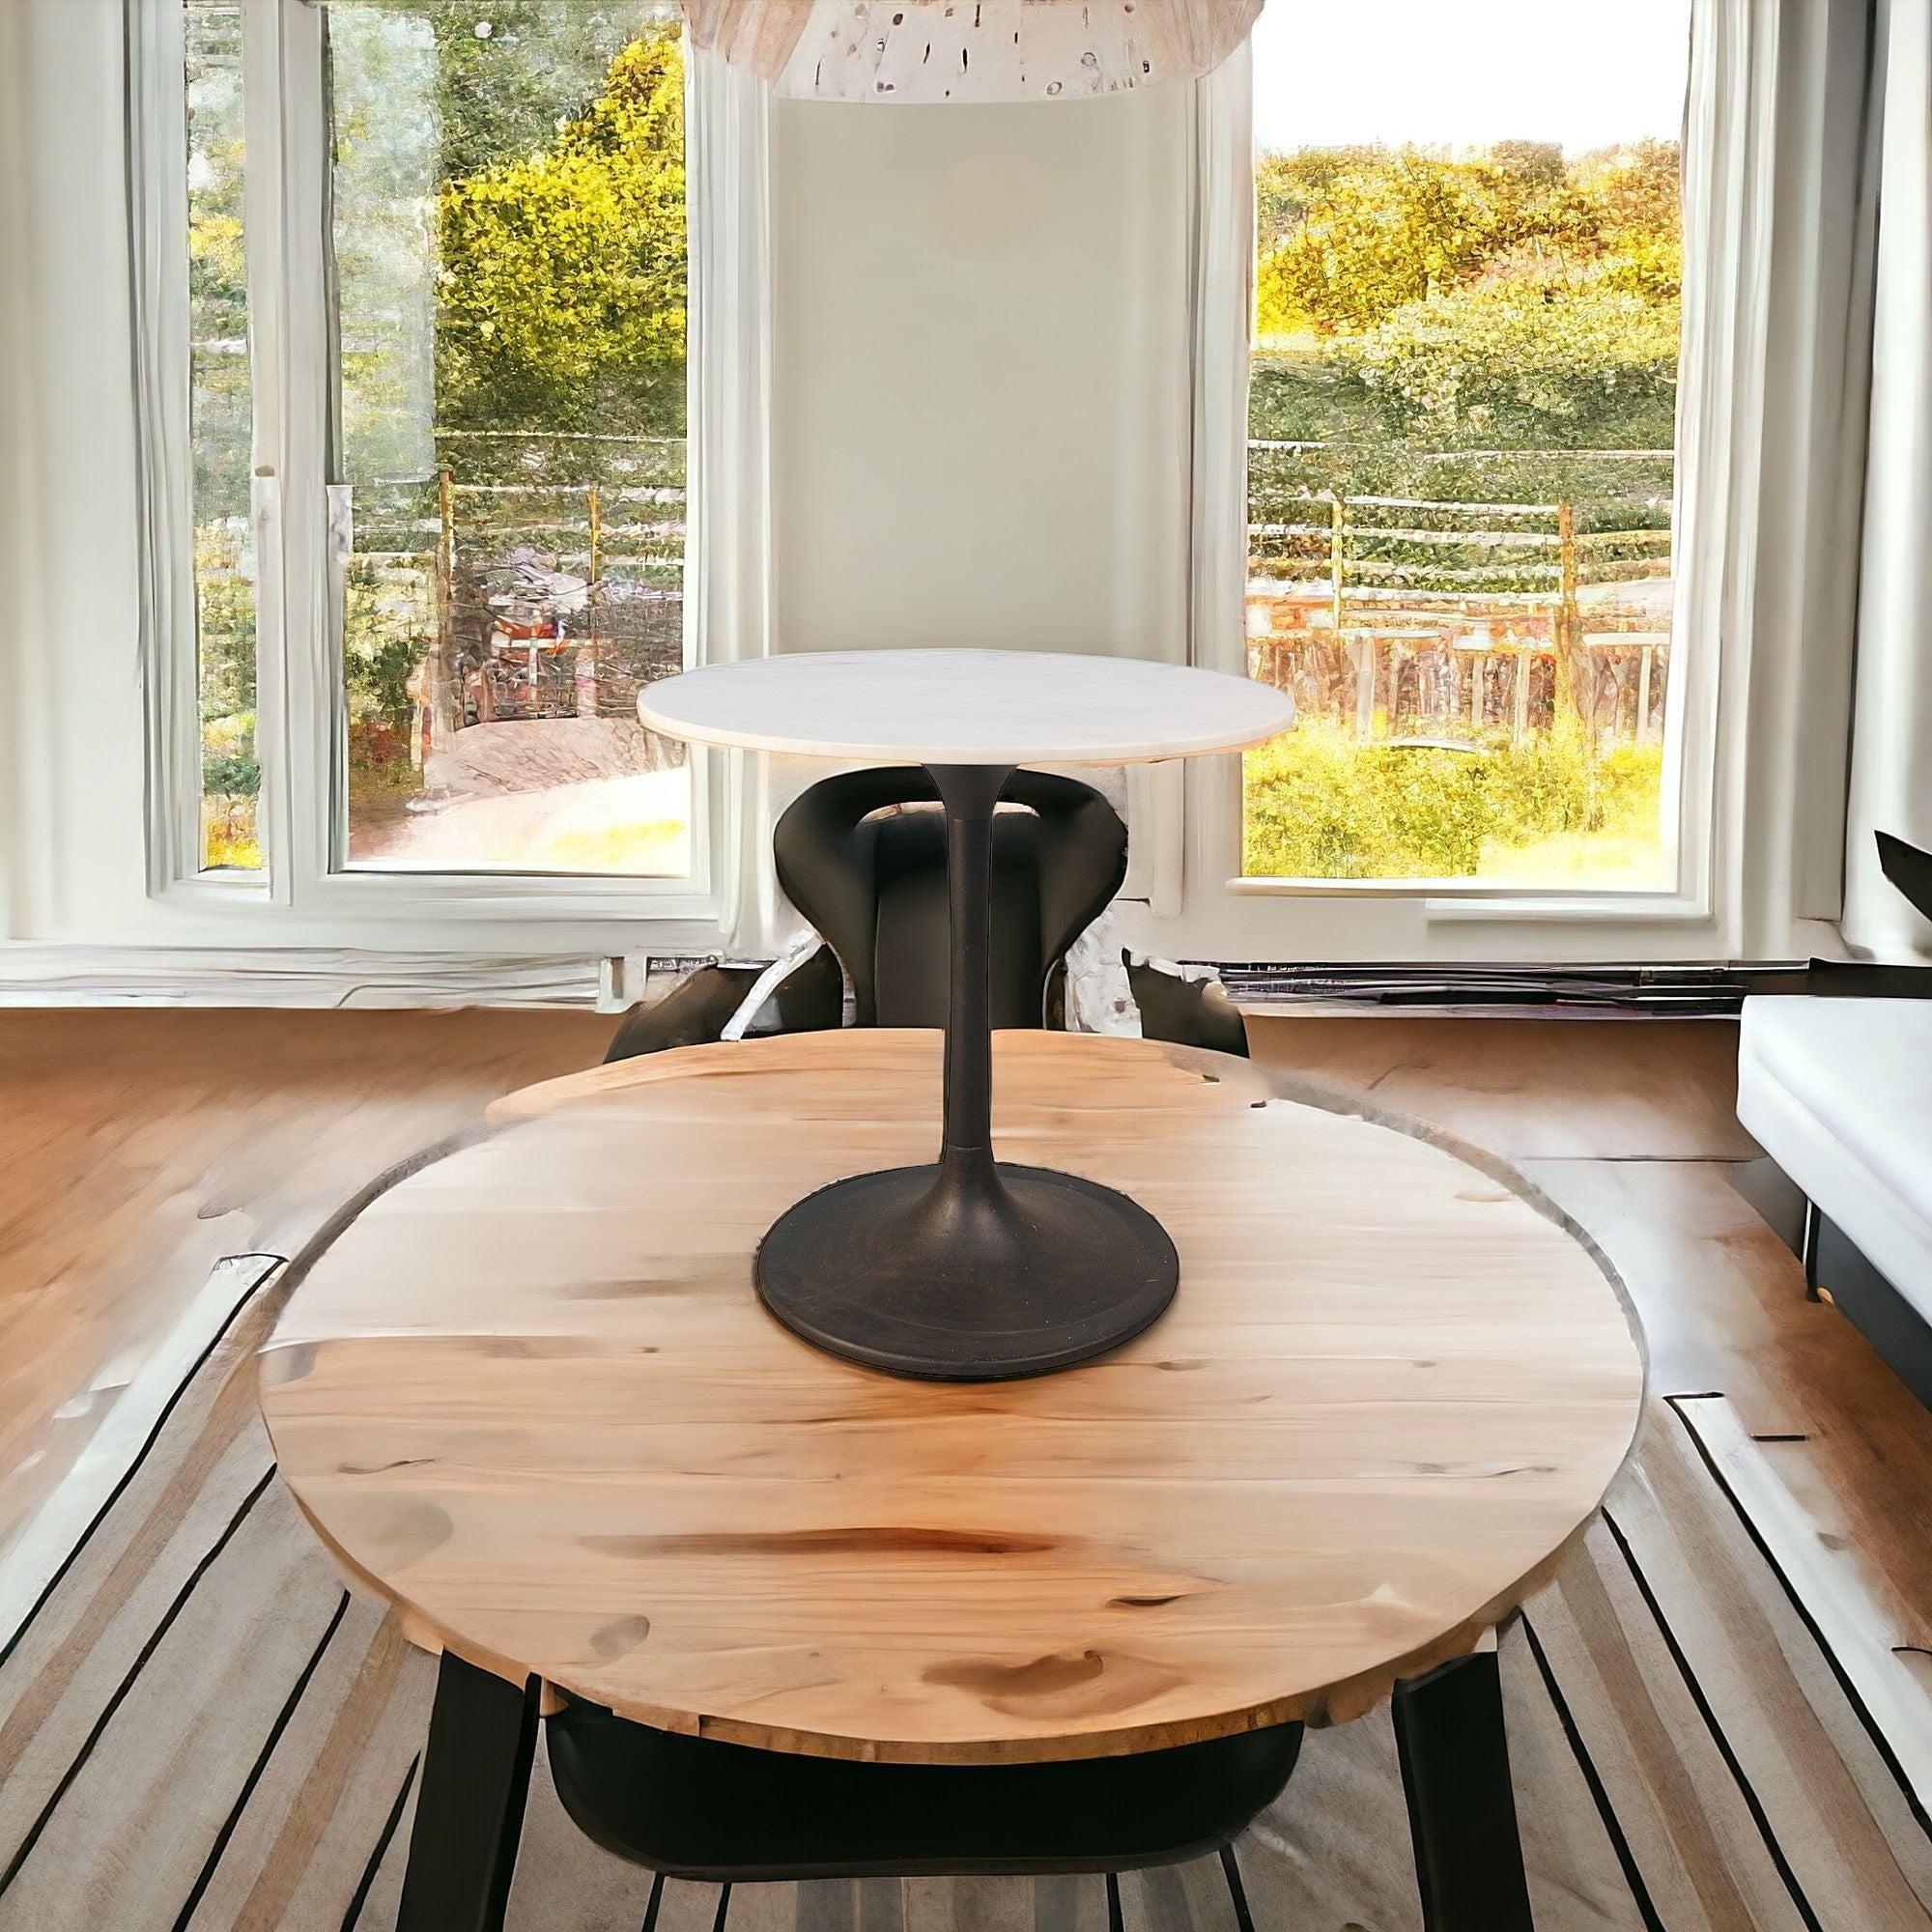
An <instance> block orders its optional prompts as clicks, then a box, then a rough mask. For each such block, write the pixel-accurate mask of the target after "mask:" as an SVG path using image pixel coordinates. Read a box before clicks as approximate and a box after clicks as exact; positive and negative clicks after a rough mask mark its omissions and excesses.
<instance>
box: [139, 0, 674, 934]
mask: <svg viewBox="0 0 1932 1932" xmlns="http://www.w3.org/2000/svg"><path fill="white" fill-rule="evenodd" d="M170 6H172V8H173V12H172V14H170V13H169V9H170ZM163 16H166V17H165V30H164V31H162V30H159V29H156V32H155V33H150V34H147V35H146V37H145V38H143V37H140V36H137V45H139V46H140V47H142V48H144V49H149V50H153V51H154V52H156V54H157V55H158V56H159V58H160V60H161V62H162V64H163V65H165V62H166V61H167V60H168V59H169V58H176V57H175V56H174V55H173V53H172V49H174V48H175V47H176V46H178V48H179V56H178V58H176V65H175V67H174V72H175V73H176V74H177V75H184V74H185V92H184V94H183V95H182V96H181V97H179V107H178V109H177V110H176V111H185V129H186V144H185V145H186V153H185V210H186V225H187V236H186V248H185V251H181V241H180V236H181V227H180V222H181V218H182V217H181V213H180V211H181V208H182V206H183V198H182V194H181V188H180V185H179V183H178V182H175V181H173V180H171V179H170V173H169V171H168V170H166V169H159V170H157V171H156V175H155V177H154V179H153V182H152V185H146V184H145V183H144V188H143V193H144V200H143V203H142V207H143V210H144V212H145V218H147V219H148V220H150V221H153V222H156V223H164V224H166V225H165V226H164V227H161V228H159V229H158V230H157V231H156V232H158V233H159V234H160V236H161V239H162V244H163V246H164V247H172V248H174V249H175V250H177V251H180V252H185V263H183V262H181V261H180V260H179V259H178V260H177V261H176V262H175V263H174V264H173V265H172V266H169V267H166V268H164V269H163V270H161V271H160V272H159V273H158V274H157V276H156V279H155V280H154V281H153V282H151V283H144V284H143V295H144V300H145V301H147V302H149V303H151V304H152V305H153V307H152V309H151V313H154V314H155V315H156V316H159V317H163V318H165V317H169V316H172V317H177V318H178V317H179V316H180V315H181V314H182V313H183V312H184V309H185V314H186V318H187V328H186V345H185V359H186V361H187V363H188V376H189V382H188V391H189V394H188V404H189V415H188V425H187V434H186V436H185V438H184V439H181V441H185V444H186V445H187V447H188V452H189V454H190V456H191V462H192V518H191V522H192V548H193V605H194V632H195V651H194V656H193V675H192V678H191V679H190V678H189V676H188V670H187V665H188V660H187V658H186V656H185V652H184V650H183V645H182V639H181V636H180V632H181V631H182V629H183V628H184V626H185V622H186V616H185V611H182V612H180V613H179V614H177V615H176V616H175V618H174V620H173V624H172V629H171V634H170V637H169V639H168V640H167V642H166V644H165V646H164V649H165V652H166V653H167V655H166V656H165V657H164V658H163V660H162V662H163V664H164V665H166V666H169V667H177V668H178V669H173V670H170V671H169V673H168V674H167V675H166V676H164V677H163V678H162V679H161V680H159V682H158V684H157V689H158V688H160V686H162V685H171V686H172V687H174V688H175V696H172V697H169V698H168V699H167V700H166V704H167V708H168V711H169V715H170V716H171V717H172V718H173V719H174V720H175V721H176V724H175V725H174V726H173V727H172V728H173V729H175V730H176V732H177V733H178V734H179V742H180V744H181V746H182V748H183V749H182V753H181V755H182V756H183V757H185V755H186V750H187V745H188V734H189V733H190V731H191V732H192V735H193V738H194V744H195V747H196V748H197V749H198V771H199V785H200V792H201V806H200V827H201V830H200V834H199V842H198V845H197V846H195V848H194V849H193V850H192V852H190V851H189V846H190V842H191V841H190V838H189V835H188V833H187V832H186V830H185V819H184V818H183V813H184V812H185V802H184V800H183V797H182V794H183V791H184V789H185V786H184V781H183V780H182V779H181V778H180V777H179V776H178V775H177V774H175V773H174V772H173V771H172V769H171V768H170V764H169V760H168V759H163V760H162V770H163V778H164V781H165V783H166V785H167V787H168V789H169V791H170V793H171V794H172V803H169V802H166V801H163V802H160V803H159V804H157V809H156V823H157V824H161V825H163V826H164V827H166V828H175V827H177V826H180V827H182V828H183V829H179V830H174V829H169V830H167V831H166V832H165V834H164V835H163V836H162V838H161V842H162V843H163V844H165V845H166V846H167V847H168V849H169V852H170V853H171V855H172V856H171V857H170V860H169V862H168V867H165V868H164V876H163V883H164V885H165V883H166V881H167V880H171V879H175V878H180V877H184V876H185V875H186V874H189V873H193V872H197V871H198V872H199V873H200V874H202V876H203V877H204V878H206V877H208V876H209V875H210V874H222V873H226V874H231V875H239V877H240V878H241V880H243V881H245V880H246V879H247V878H249V877H250V876H252V878H253V880H254V882H255V888H256V890H257V892H258V893H260V892H266V893H267V895H269V896H270V898H271V899H274V900H276V901H277V902H281V903H290V902H295V901H298V900H303V899H319V898H322V897H327V899H328V900H329V902H330V903H331V904H332V905H333V906H335V907H336V908H338V909H343V910H350V909H354V908H355V907H356V906H366V907H368V908H369V909H372V910H374V909H379V908H387V909H391V910H393V909H394V908H396V907H397V906H398V905H399V904H401V903H402V902H403V898H405V897H406V898H407V899H408V901H409V902H410V903H411V904H412V905H414V906H427V905H432V904H435V903H440V902H447V903H450V904H452V905H464V906H469V907H474V906H476V905H478V904H480V903H482V902H483V901H484V900H487V899H492V897H493V889H491V888H488V887H479V886H478V885H476V884H475V883H474V881H475V879H476V877H477V875H493V874H494V875H502V876H503V878H504V884H503V886H502V887H501V888H499V889H494V902H495V903H497V905H498V907H499V908H502V909H508V910H511V911H514V912H515V913H516V915H517V916H519V917H523V916H531V917H535V916H540V915H541V914H543V913H544V912H545V911H546V910H548V909H554V908H558V907H560V906H562V905H563V904H564V903H565V902H566V900H567V898H568V896H569V895H570V894H572V893H574V894H575V895H576V896H577V898H578V899H580V900H581V901H582V902H583V903H584V904H585V905H589V904H593V903H602V902H603V901H604V900H605V899H606V898H608V897H609V896H611V895H613V894H615V893H617V892H618V891H619V890H620V889H621V890H624V891H627V892H630V893H631V894H632V895H635V894H636V892H637V891H638V890H639V886H638V882H639V881H642V882H646V890H645V895H644V897H643V898H642V899H636V898H635V896H634V898H633V903H634V905H635V906H636V907H638V908H639V909H643V908H648V909H650V910H653V911H658V910H666V911H672V912H676V913H686V912H699V911H702V910H703V906H702V905H701V904H700V903H699V900H700V897H701V895H704V894H706V893H708V891H709V887H708V884H707V876H706V873H705V868H704V864H703V857H704V855H703V852H702V849H701V848H702V844H703V838H702V834H703V828H704V825H705V823H706V822H707V811H708V809H709V808H708V806H707V804H706V802H705V801H704V800H701V799H700V798H699V797H698V796H697V793H696V789H695V787H694V772H695V770H696V769H701V768H702V761H701V759H695V758H694V757H693V756H692V755H691V754H689V753H687V751H686V748H685V747H684V746H682V745H681V744H671V743H667V742H664V741H661V740H659V739H658V738H656V737H655V736H653V735H651V734H647V733H646V732H645V731H644V730H643V729H642V727H641V726H640V725H639V722H638V716H637V697H638V692H639V688H640V687H641V686H642V685H644V684H647V683H648V682H649V681H650V680H651V679H653V678H656V677H661V676H664V675H667V674H668V673H670V672H674V671H677V670H680V669H682V668H683V667H684V663H685V652H686V644H685V620H684V576H685V567H686V526H687V518H686V504H685V470H686V460H685V440H686V332H687V331H686V305H687V304H686V282H687V258H688V245H687V236H686V176H685V63H684V46H683V39H682V14H681V10H680V9H679V8H678V6H677V5H676V4H675V0H571V4H568V5H561V4H557V0H328V4H305V0H221V4H216V0H155V12H154V13H153V14H149V15H147V16H145V17H146V18H147V19H148V20H149V21H151V22H152V21H159V20H162V19H163ZM175 34H178V35H179V37H180V38H179V42H178V43H177V42H173V41H171V40H170V39H169V36H170V35H175ZM244 101H245V111H246V122H247V130H248V134H249V136H250V138H249V139H248V140H247V142H246V143H245V144H244V140H243V118H244ZM249 210H257V211H261V212H263V213H264V214H265V215H266V217H267V218H266V219H265V220H264V222H263V227H262V235H261V236H260V237H254V238H250V239H251V241H255V242H256V243H257V245H255V246H253V247H252V248H244V246H243V239H244V220H245V219H246V218H247V214H248V211H249ZM263 238H266V239H263ZM184 294H185V300H184ZM174 327H175V328H176V330H177V332H178V331H179V324H178V323H176V324H175V325H174ZM156 339H157V341H158V340H159V338H156ZM154 354H155V355H156V356H157V357H158V358H159V360H160V362H161V363H163V364H164V365H165V366H161V367H159V369H158V374H157V377H156V391H157V393H159V394H161V395H162V397H163V398H164V399H165V395H166V393H167V391H168V388H169V385H170V384H179V382H180V380H181V361H182V357H183V351H182V349H181V348H180V347H179V346H175V347H173V348H169V347H168V346H167V344H166V343H162V346H161V347H159V348H158V349H156V351H155V352H154ZM167 408H168V406H167V405H166V403H165V400H163V402H162V403H161V404H157V405H156V406H155V407H154V409H153V410H152V411H151V418H152V419H151V422H150V425H149V428H148V432H147V433H148V435H149V438H150V441H151V456H153V457H154V459H155V460H154V469H155V473H156V474H157V475H159V476H161V477H162V478H163V479H165V485H166V489H167V491H168V493H169V501H170V502H171V503H180V502H181V501H182V500H184V498H185V494H186V488H187V486H186V483H185V477H184V474H183V473H182V472H185V468H186V465H185V463H182V462H181V460H180V458H179V457H172V456H171V452H172V451H174V450H175V449H176V448H177V447H178V442H177V440H176V439H175V437H174V433H173V431H172V429H171V428H170V427H169V422H170V418H169V416H168V414H167ZM174 466H179V468H177V467H174ZM162 521H163V522H164V523H166V521H167V520H166V517H165V515H164V516H163V519H162ZM171 530H172V531H180V532H181V533H180V534H169V531H171ZM156 542H157V544H158V545H159V546H160V548H161V549H162V550H163V551H164V552H165V555H166V558H167V560H168V561H167V562H166V564H165V565H164V566H163V567H162V568H161V570H160V571H159V573H158V575H157V581H158V582H163V583H165V582H166V581H167V579H168V577H169V574H170V572H171V571H175V570H176V568H177V566H176V564H175V562H174V559H176V558H177V557H182V556H185V553H186V551H187V548H188V544H187V540H186V536H185V519H181V518H180V517H179V513H176V521H174V522H172V523H167V527H166V528H165V529H162V530H161V531H160V534H159V535H158V536H157V538H156ZM258 550H259V551H261V552H262V553H263V555H262V556H260V557H258V555H257V552H258ZM180 594H181V595H183V596H184V597H185V591H183V592H181V593H180ZM258 631H259V640H258ZM258 641H259V650H258ZM258 673H259V674H258ZM190 686H191V688H189V687H190ZM190 714H191V715H190ZM265 778H266V784H265ZM264 800H267V801H269V802H270V803H266V804H264V803H262V802H263V801H264ZM258 804H260V805H261V808H262V809H261V810H258ZM384 874H389V875H398V874H401V875H408V882H407V884H406V885H405V883H404V882H403V881H402V880H400V879H396V878H393V877H392V878H390V879H388V880H386V881H385V879H384V876H383V875H384ZM439 878H441V879H442V880H443V885H442V886H439V885H438V883H437V881H438V879H439ZM519 880H521V882H522V883H521V884H519V883H518V881H519ZM651 881H662V882H664V890H663V891H661V892H658V893H657V894H656V895H653V894H652V892H651V891H650V890H648V882H651ZM573 882H575V883H573ZM233 883H234V879H232V878H231V881H230V885H231V888H232V885H233ZM385 884H386V885H387V886H389V887H391V888H393V890H391V891H389V892H387V893H386V895H385V893H384V887H385ZM600 885H601V886H602V887H603V889H604V890H603V891H602V892H601V893H600V891H599V887H600ZM672 888H675V891H672V890H671V889H672ZM439 894H441V895H442V896H441V898H440V899H439ZM399 895H400V896H399ZM705 903H708V901H705Z"/></svg>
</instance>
